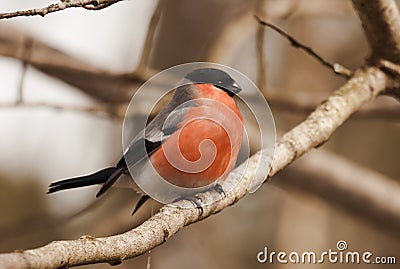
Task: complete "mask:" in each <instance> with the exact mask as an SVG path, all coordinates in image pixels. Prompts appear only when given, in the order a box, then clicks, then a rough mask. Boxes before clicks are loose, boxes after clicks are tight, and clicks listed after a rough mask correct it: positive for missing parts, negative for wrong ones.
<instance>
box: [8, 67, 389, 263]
mask: <svg viewBox="0 0 400 269" xmlns="http://www.w3.org/2000/svg"><path fill="white" fill-rule="evenodd" d="M389 84H390V80H389V78H388V77H387V76H386V75H385V74H384V73H383V72H382V71H381V70H380V69H378V68H376V67H366V68H363V69H360V70H358V71H357V72H356V73H355V75H354V77H353V78H351V79H350V80H349V81H348V82H347V83H345V84H344V85H343V86H342V87H341V88H339V89H338V90H336V91H335V92H334V93H333V95H332V96H330V97H329V98H328V99H327V100H326V101H325V102H323V103H322V104H321V105H320V106H319V107H317V109H316V110H315V111H314V112H313V113H312V114H311V115H310V116H309V117H308V118H307V119H306V120H305V121H303V122H302V123H300V124H299V125H298V126H296V127H295V128H294V129H292V130H291V131H289V132H288V133H286V134H285V135H284V136H283V137H282V138H281V139H279V141H278V143H277V147H276V152H275V156H274V162H273V165H272V169H271V172H270V174H269V176H273V175H274V174H276V173H277V172H278V171H279V170H281V169H283V168H284V167H285V166H287V165H289V164H290V163H291V162H293V161H294V160H295V159H297V158H299V157H300V156H301V155H302V154H304V153H306V152H307V151H309V150H310V149H312V148H314V147H317V146H319V145H321V144H323V143H324V142H325V141H326V140H327V139H328V138H329V137H330V135H331V134H332V133H333V132H334V131H335V129H336V128H337V127H338V126H340V125H341V124H342V123H343V122H344V121H345V120H346V119H347V118H348V117H349V116H350V115H351V114H352V113H354V112H355V111H357V110H359V109H360V107H361V106H362V105H363V104H364V103H366V102H367V101H369V100H372V99H374V98H375V97H376V96H377V95H378V94H379V93H380V92H382V91H384V90H385V89H386V87H387V86H388V85H389ZM260 154H261V153H260V152H258V153H256V154H255V155H253V156H252V157H250V158H249V162H248V166H247V169H246V167H245V166H244V165H241V166H239V167H238V168H237V169H235V170H234V171H233V172H232V173H231V174H230V175H229V176H228V178H227V179H226V180H227V181H228V182H230V181H232V180H233V181H234V180H235V179H236V178H237V177H239V176H240V175H241V174H242V173H241V172H242V171H243V170H244V169H246V171H245V173H244V176H243V177H242V179H241V181H240V183H239V184H238V185H237V186H236V187H235V188H234V189H233V190H232V191H231V192H229V193H227V195H226V197H224V198H223V199H220V200H218V201H217V202H214V203H208V202H211V201H213V200H215V198H216V197H215V196H216V195H217V196H218V197H219V194H218V193H217V192H215V191H208V192H205V193H202V194H199V197H200V198H201V200H202V201H203V203H204V204H208V205H206V206H204V210H203V211H202V212H201V211H199V210H198V209H196V208H194V207H193V205H192V204H191V203H190V202H188V201H179V202H177V203H175V204H174V205H167V206H164V207H163V208H162V209H161V210H160V212H158V213H157V214H155V215H154V216H153V217H152V218H150V219H149V220H147V221H145V222H144V223H143V224H142V225H140V226H138V227H137V228H135V229H133V230H130V231H128V232H126V233H123V234H119V235H115V236H111V237H104V238H92V237H89V236H86V237H83V238H81V239H79V240H71V241H55V242H52V243H50V244H49V245H46V246H44V247H41V248H38V249H32V250H25V251H21V252H18V253H10V254H1V255H0V267H4V268H31V269H32V268H58V267H70V266H77V265H82V264H90V263H99V262H108V263H112V264H115V263H119V262H122V261H123V260H124V259H129V258H132V257H135V256H138V255H141V254H143V253H145V252H147V251H148V250H149V249H152V248H154V247H155V246H158V245H160V244H162V243H163V242H165V241H166V240H168V238H170V237H171V236H173V235H174V234H176V233H177V232H178V231H179V230H180V229H182V228H183V227H184V226H186V225H189V224H191V223H194V222H197V221H199V220H201V219H204V218H207V217H209V216H211V215H212V214H215V213H217V212H219V211H221V210H223V209H224V208H226V207H228V206H230V205H232V204H234V203H236V202H237V201H238V200H240V199H241V198H242V197H243V196H245V195H246V194H247V193H248V190H249V188H250V185H251V181H252V179H253V175H254V173H255V171H256V170H257V167H258V166H259V163H258V159H259V157H260ZM269 158H271V156H269ZM261 161H262V163H261V164H260V167H263V166H265V163H266V162H267V160H265V159H262V160H261ZM175 206H183V207H185V208H180V207H175Z"/></svg>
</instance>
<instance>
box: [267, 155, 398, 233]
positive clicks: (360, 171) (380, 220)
mask: <svg viewBox="0 0 400 269" xmlns="http://www.w3.org/2000/svg"><path fill="white" fill-rule="evenodd" d="M279 175H281V176H282V179H280V180H279V181H275V182H276V184H277V185H282V184H283V185H284V188H285V189H286V188H295V189H300V190H303V191H306V192H310V193H312V194H314V195H317V196H320V197H322V198H323V199H325V200H327V201H329V202H331V203H333V204H336V205H339V206H341V207H342V208H343V209H344V210H345V211H347V212H350V213H352V214H356V215H358V216H360V217H363V218H364V220H365V221H367V222H368V223H371V224H375V225H378V226H379V227H380V229H382V228H386V229H387V230H388V231H390V232H393V233H394V234H395V235H396V236H398V235H399V233H400V230H399V227H400V184H399V182H397V181H395V180H393V179H391V178H388V177H387V176H384V175H382V174H380V173H378V172H376V171H373V170H371V169H369V168H366V167H363V166H361V165H359V164H356V163H354V162H352V161H351V160H348V159H346V158H344V157H341V156H339V155H337V154H334V153H330V152H328V151H324V150H318V151H314V152H312V153H310V154H307V155H306V156H304V158H301V159H300V160H298V161H297V162H295V163H294V164H293V165H291V166H290V167H288V169H285V170H284V171H282V173H280V174H279Z"/></svg>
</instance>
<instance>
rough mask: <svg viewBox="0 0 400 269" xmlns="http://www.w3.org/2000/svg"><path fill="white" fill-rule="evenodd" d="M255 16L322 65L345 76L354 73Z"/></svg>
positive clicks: (347, 76) (259, 21)
mask: <svg viewBox="0 0 400 269" xmlns="http://www.w3.org/2000/svg"><path fill="white" fill-rule="evenodd" d="M255 18H256V19H257V21H258V23H259V24H261V25H263V26H267V27H269V28H271V29H272V30H274V31H276V32H277V33H279V34H280V35H282V36H283V37H285V38H286V39H287V40H289V42H290V44H291V45H292V46H293V47H295V48H299V49H302V50H304V51H305V52H306V53H308V54H309V55H311V56H312V57H313V58H315V59H316V60H317V61H318V62H320V63H321V64H322V65H324V66H326V67H328V68H329V69H331V70H332V71H333V72H335V74H338V75H340V76H343V77H345V78H349V77H350V76H351V75H352V71H351V70H349V69H347V68H346V67H344V66H343V65H341V64H338V63H330V62H329V61H327V60H326V59H324V58H323V57H322V56H320V55H319V54H318V53H316V52H315V51H314V50H313V49H312V48H311V47H309V46H306V45H303V44H302V43H300V42H299V41H297V40H296V39H295V38H294V37H292V36H291V35H290V34H288V33H286V32H285V31H283V30H282V29H281V28H279V27H277V26H275V25H273V24H272V23H269V22H266V21H263V20H262V19H261V18H260V17H258V16H255Z"/></svg>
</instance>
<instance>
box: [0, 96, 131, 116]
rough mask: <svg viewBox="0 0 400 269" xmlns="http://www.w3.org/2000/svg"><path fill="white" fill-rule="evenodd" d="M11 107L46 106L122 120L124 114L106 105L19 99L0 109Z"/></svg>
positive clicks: (5, 104)
mask: <svg viewBox="0 0 400 269" xmlns="http://www.w3.org/2000/svg"><path fill="white" fill-rule="evenodd" d="M5 108H7V109H11V108H46V109H53V110H56V111H71V112H79V113H85V114H89V115H94V116H98V117H104V118H109V119H112V120H121V119H123V117H124V115H123V114H121V111H123V110H122V109H120V110H118V109H116V108H115V109H113V110H111V109H109V108H107V107H105V106H100V105H99V106H90V107H89V106H88V107H83V106H71V105H64V104H52V103H47V102H26V101H19V100H17V102H15V103H0V109H5Z"/></svg>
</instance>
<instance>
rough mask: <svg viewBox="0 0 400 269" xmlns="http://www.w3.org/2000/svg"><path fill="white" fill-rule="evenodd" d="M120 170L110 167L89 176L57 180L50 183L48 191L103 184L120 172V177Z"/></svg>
mask: <svg viewBox="0 0 400 269" xmlns="http://www.w3.org/2000/svg"><path fill="white" fill-rule="evenodd" d="M119 170H121V169H120V168H116V167H109V168H105V169H103V170H100V171H98V172H96V173H93V174H90V175H87V176H82V177H75V178H69V179H64V180H60V181H56V182H53V183H51V184H50V185H49V190H48V191H47V193H53V192H56V191H61V190H67V189H73V188H80V187H85V186H91V185H96V184H103V183H105V182H106V181H108V180H109V179H110V178H111V177H112V176H116V175H117V174H118V177H119V176H120V175H121V173H119V172H117V171H119ZM115 180H116V179H113V181H115Z"/></svg>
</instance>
